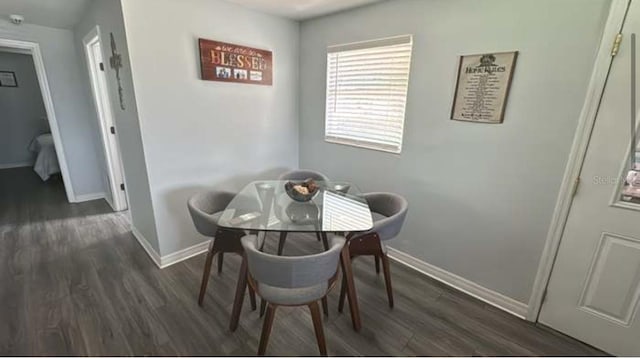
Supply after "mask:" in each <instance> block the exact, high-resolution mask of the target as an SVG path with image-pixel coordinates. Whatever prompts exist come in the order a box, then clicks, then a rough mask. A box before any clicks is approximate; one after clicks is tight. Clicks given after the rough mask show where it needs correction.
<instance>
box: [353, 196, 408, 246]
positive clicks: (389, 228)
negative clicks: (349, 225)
mask: <svg viewBox="0 0 640 359" xmlns="http://www.w3.org/2000/svg"><path fill="white" fill-rule="evenodd" d="M363 196H364V198H365V199H366V200H367V202H368V203H369V208H370V209H371V211H372V212H376V213H379V214H381V215H383V216H385V217H386V218H383V219H380V220H377V221H376V222H375V223H374V224H373V228H372V229H371V230H370V231H369V232H368V233H372V232H375V233H378V236H379V237H380V239H381V240H383V241H386V240H390V239H393V238H395V237H396V236H397V235H398V234H399V233H400V230H401V229H402V225H403V224H404V220H405V218H406V216H407V211H408V209H409V203H408V202H407V200H406V199H404V197H402V196H400V195H397V194H394V193H385V192H373V193H365V194H363Z"/></svg>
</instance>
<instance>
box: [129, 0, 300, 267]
mask: <svg viewBox="0 0 640 359" xmlns="http://www.w3.org/2000/svg"><path fill="white" fill-rule="evenodd" d="M123 12H124V18H125V26H126V31H127V40H128V41H129V51H130V57H131V67H132V70H133V83H134V87H135V91H136V98H137V101H138V112H139V116H140V125H141V128H142V139H143V143H144V150H145V153H146V160H147V165H148V170H149V179H150V184H151V193H152V198H153V206H154V212H155V218H156V223H157V227H158V235H159V240H160V254H161V255H163V256H164V255H167V254H170V253H173V252H175V251H178V250H181V249H184V248H187V247H189V246H192V245H195V244H198V243H201V242H202V241H203V240H204V238H202V237H200V236H199V235H198V234H197V233H196V231H195V229H194V227H193V224H192V223H191V219H190V218H189V215H188V212H187V208H186V202H187V199H188V198H189V196H191V195H192V194H194V193H195V192H197V191H199V190H201V189H202V188H211V187H217V188H221V189H230V190H238V189H240V188H241V187H242V186H244V185H245V184H247V183H248V182H249V181H251V180H252V179H254V178H265V177H275V176H276V175H277V174H279V173H280V172H281V171H282V170H284V169H285V168H289V167H296V166H297V165H298V94H297V93H298V56H299V51H298V43H299V26H298V23H296V22H294V21H290V20H285V19H281V18H278V17H274V16H269V15H265V14H261V13H258V12H254V11H250V10H247V9H245V8H243V7H240V6H236V5H233V4H229V3H226V2H224V1H220V0H180V1H175V0H123ZM198 37H202V38H208V39H213V40H219V41H225V42H231V43H237V44H243V45H247V46H253V47H258V48H263V49H269V50H272V51H273V53H274V68H275V70H274V82H273V86H258V85H247V84H233V83H222V82H211V81H202V80H200V64H199V63H200V60H199V53H198V42H197V40H198Z"/></svg>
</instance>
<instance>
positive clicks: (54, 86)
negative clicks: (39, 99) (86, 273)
mask: <svg viewBox="0 0 640 359" xmlns="http://www.w3.org/2000/svg"><path fill="white" fill-rule="evenodd" d="M0 38H5V39H13V40H22V41H31V42H36V43H38V44H39V45H40V50H41V52H42V57H43V60H44V65H45V69H46V71H47V78H48V81H49V87H50V90H51V96H52V97H53V107H54V111H55V114H56V118H57V120H58V126H59V128H60V136H61V137H62V147H63V148H62V149H60V148H57V150H58V151H60V150H62V151H64V154H65V156H66V159H67V165H68V167H69V172H70V176H71V182H72V184H73V189H74V191H75V195H76V196H82V195H89V194H95V193H101V192H103V188H104V182H103V179H104V174H103V172H102V168H101V167H100V164H99V161H100V157H99V156H100V137H99V133H98V132H97V130H96V128H95V127H94V121H93V118H94V117H95V115H94V114H93V112H92V109H91V107H90V106H89V102H88V100H87V99H88V97H87V94H86V91H85V84H84V82H83V80H84V78H83V76H82V72H81V71H82V69H81V67H80V64H79V63H78V58H77V52H76V45H75V44H74V37H73V32H72V31H70V30H61V29H54V28H50V27H44V26H37V25H31V24H23V25H21V26H15V25H13V24H11V23H9V22H7V21H5V20H0Z"/></svg>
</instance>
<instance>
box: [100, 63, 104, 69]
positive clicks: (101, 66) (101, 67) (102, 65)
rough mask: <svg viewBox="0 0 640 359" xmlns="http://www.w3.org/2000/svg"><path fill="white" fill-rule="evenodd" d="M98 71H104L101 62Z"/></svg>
mask: <svg viewBox="0 0 640 359" xmlns="http://www.w3.org/2000/svg"><path fill="white" fill-rule="evenodd" d="M100 71H104V64H103V63H102V62H101V63H100Z"/></svg>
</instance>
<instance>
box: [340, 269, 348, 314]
mask: <svg viewBox="0 0 640 359" xmlns="http://www.w3.org/2000/svg"><path fill="white" fill-rule="evenodd" d="M346 297H347V278H345V277H344V274H343V275H342V283H341V285H340V299H339V300H338V312H339V313H342V310H343V309H344V300H345V298H346Z"/></svg>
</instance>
